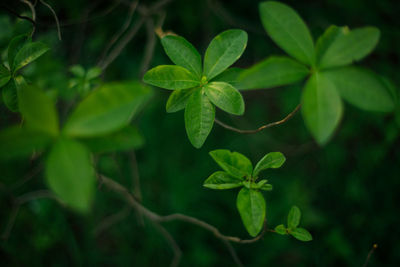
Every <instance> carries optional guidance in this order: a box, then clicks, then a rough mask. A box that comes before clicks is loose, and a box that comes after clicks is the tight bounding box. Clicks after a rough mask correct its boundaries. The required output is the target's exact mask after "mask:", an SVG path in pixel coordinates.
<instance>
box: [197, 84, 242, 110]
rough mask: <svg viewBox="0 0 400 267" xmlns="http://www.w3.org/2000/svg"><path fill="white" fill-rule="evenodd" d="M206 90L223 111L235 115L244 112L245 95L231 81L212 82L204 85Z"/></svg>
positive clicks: (212, 100)
mask: <svg viewBox="0 0 400 267" xmlns="http://www.w3.org/2000/svg"><path fill="white" fill-rule="evenodd" d="M204 91H205V92H206V95H207V96H208V98H209V99H210V100H211V102H212V103H213V104H214V105H216V106H217V107H219V108H220V109H222V110H223V111H226V112H228V113H231V114H234V115H242V114H243V113H244V101H243V97H242V95H241V94H240V93H239V91H238V90H236V89H235V88H234V87H233V86H232V85H230V84H229V83H224V82H210V83H207V84H206V85H205V86H204Z"/></svg>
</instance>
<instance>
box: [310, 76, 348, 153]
mask: <svg viewBox="0 0 400 267" xmlns="http://www.w3.org/2000/svg"><path fill="white" fill-rule="evenodd" d="M302 98H303V99H302V115H303V118H304V122H305V124H306V126H307V128H308V129H309V131H310V132H311V134H312V135H313V136H314V138H315V139H316V141H317V142H318V143H319V144H320V145H324V144H326V143H327V142H328V141H329V139H330V138H331V136H332V134H333V132H334V131H335V129H336V127H337V126H338V124H339V122H340V119H341V117H342V114H343V104H342V100H341V99H340V96H339V94H338V92H337V91H336V89H335V86H334V85H333V84H332V82H331V81H330V80H328V79H326V78H325V77H324V76H323V75H322V74H320V73H315V74H314V75H313V76H312V77H311V78H310V79H309V80H308V82H307V84H306V86H305V88H304V92H303V97H302Z"/></svg>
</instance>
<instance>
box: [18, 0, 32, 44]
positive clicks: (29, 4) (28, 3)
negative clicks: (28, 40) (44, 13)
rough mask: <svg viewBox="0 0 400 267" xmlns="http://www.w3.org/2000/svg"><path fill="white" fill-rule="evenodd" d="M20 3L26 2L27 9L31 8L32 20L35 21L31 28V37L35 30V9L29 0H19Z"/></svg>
mask: <svg viewBox="0 0 400 267" xmlns="http://www.w3.org/2000/svg"><path fill="white" fill-rule="evenodd" d="M20 1H21V2H22V3H24V4H26V5H27V6H28V7H29V9H30V10H31V13H32V20H33V21H34V22H35V23H34V24H33V29H32V33H31V37H33V35H34V34H35V30H36V11H35V7H34V6H33V4H32V3H31V2H29V0H20Z"/></svg>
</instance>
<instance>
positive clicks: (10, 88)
mask: <svg viewBox="0 0 400 267" xmlns="http://www.w3.org/2000/svg"><path fill="white" fill-rule="evenodd" d="M2 96H3V102H4V104H5V105H6V107H7V108H8V109H9V110H11V111H12V112H17V111H18V95H17V87H16V86H15V82H14V80H13V79H11V80H10V81H9V82H8V83H7V84H6V85H5V86H4V87H3V89H2Z"/></svg>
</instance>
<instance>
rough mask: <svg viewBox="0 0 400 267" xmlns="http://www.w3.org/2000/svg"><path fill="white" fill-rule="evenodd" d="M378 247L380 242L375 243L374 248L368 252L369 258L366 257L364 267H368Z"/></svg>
mask: <svg viewBox="0 0 400 267" xmlns="http://www.w3.org/2000/svg"><path fill="white" fill-rule="evenodd" d="M377 248H378V244H373V245H372V248H371V249H370V251H369V252H368V255H367V258H366V259H365V262H364V264H363V267H367V265H368V263H369V260H370V259H371V256H372V254H373V253H374V251H375V250H376V249H377Z"/></svg>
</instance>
